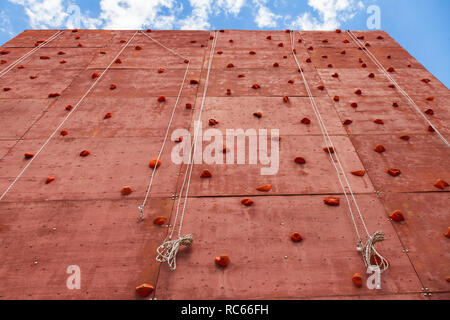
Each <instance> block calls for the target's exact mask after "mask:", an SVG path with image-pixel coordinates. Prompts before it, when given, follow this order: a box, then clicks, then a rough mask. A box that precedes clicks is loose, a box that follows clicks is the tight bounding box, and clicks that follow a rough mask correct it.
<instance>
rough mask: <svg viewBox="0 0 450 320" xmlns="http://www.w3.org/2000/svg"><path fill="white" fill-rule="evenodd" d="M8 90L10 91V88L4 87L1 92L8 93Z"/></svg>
mask: <svg viewBox="0 0 450 320" xmlns="http://www.w3.org/2000/svg"><path fill="white" fill-rule="evenodd" d="M10 90H11V88H10V87H4V88H3V91H10Z"/></svg>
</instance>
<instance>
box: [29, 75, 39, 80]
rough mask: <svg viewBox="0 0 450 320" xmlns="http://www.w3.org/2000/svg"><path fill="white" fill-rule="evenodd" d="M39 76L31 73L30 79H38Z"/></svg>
mask: <svg viewBox="0 0 450 320" xmlns="http://www.w3.org/2000/svg"><path fill="white" fill-rule="evenodd" d="M37 77H38V76H37V75H31V76H30V79H36V78H37Z"/></svg>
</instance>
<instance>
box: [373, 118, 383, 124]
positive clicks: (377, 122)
mask: <svg viewBox="0 0 450 320" xmlns="http://www.w3.org/2000/svg"><path fill="white" fill-rule="evenodd" d="M373 122H374V123H376V124H384V121H383V120H381V119H375V120H373Z"/></svg>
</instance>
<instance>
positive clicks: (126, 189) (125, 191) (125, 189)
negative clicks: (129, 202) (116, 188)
mask: <svg viewBox="0 0 450 320" xmlns="http://www.w3.org/2000/svg"><path fill="white" fill-rule="evenodd" d="M132 192H133V189H131V187H130V186H125V187H123V188H122V190H120V193H121V194H123V195H124V196H127V195H129V194H131V193H132Z"/></svg>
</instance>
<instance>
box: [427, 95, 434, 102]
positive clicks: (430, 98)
mask: <svg viewBox="0 0 450 320" xmlns="http://www.w3.org/2000/svg"><path fill="white" fill-rule="evenodd" d="M426 100H427V101H434V97H433V96H431V97H428V98H426Z"/></svg>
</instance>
